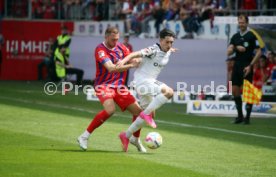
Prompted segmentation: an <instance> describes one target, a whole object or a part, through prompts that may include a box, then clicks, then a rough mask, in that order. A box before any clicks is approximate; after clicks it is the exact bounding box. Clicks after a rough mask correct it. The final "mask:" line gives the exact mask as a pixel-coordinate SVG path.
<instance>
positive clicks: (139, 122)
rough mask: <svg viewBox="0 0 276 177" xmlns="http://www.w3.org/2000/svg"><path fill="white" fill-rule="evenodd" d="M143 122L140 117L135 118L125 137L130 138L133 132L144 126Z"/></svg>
mask: <svg viewBox="0 0 276 177" xmlns="http://www.w3.org/2000/svg"><path fill="white" fill-rule="evenodd" d="M144 122H145V121H144V119H142V118H141V117H137V118H136V120H135V121H134V122H132V124H131V125H130V126H129V127H128V129H127V131H126V137H127V138H130V137H131V135H132V134H133V133H134V132H136V131H137V130H139V129H140V128H141V127H142V126H143V125H144Z"/></svg>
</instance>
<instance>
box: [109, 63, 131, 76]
mask: <svg viewBox="0 0 276 177" xmlns="http://www.w3.org/2000/svg"><path fill="white" fill-rule="evenodd" d="M104 67H105V68H106V69H107V70H108V72H110V73H113V72H123V71H126V70H128V69H130V68H133V67H135V65H134V64H132V63H130V64H126V65H122V66H118V65H114V64H113V63H112V62H111V61H107V62H106V63H104Z"/></svg>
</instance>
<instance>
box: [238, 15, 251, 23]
mask: <svg viewBox="0 0 276 177" xmlns="http://www.w3.org/2000/svg"><path fill="white" fill-rule="evenodd" d="M241 18H244V19H245V22H246V23H248V22H249V18H248V16H247V15H245V14H240V15H239V17H238V19H241Z"/></svg>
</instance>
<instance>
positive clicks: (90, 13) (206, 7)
mask: <svg viewBox="0 0 276 177" xmlns="http://www.w3.org/2000/svg"><path fill="white" fill-rule="evenodd" d="M0 2H1V3H0V9H1V10H0V12H1V15H2V16H3V15H4V14H5V15H6V16H7V17H16V18H22V17H23V18H24V17H25V18H32V19H68V20H94V21H102V20H123V21H124V22H125V32H126V33H129V34H132V33H133V34H137V35H139V34H143V33H145V34H146V33H147V32H148V22H149V21H151V20H153V21H154V23H155V24H154V26H155V29H156V33H157V34H158V33H159V27H160V25H161V24H163V26H165V25H166V22H168V21H170V20H180V21H181V22H182V25H183V27H184V29H185V32H186V33H187V35H186V36H184V37H185V38H192V36H189V35H192V33H193V32H197V30H198V28H199V26H200V23H201V22H202V21H204V20H207V19H210V20H211V24H210V25H211V26H212V19H213V18H214V15H235V13H237V12H238V11H235V10H237V9H238V10H239V12H246V13H248V15H275V14H273V13H275V12H273V9H276V1H273V0H240V1H237V0H117V1H115V0H31V1H28V0H9V1H7V0H6V1H5V0H0ZM5 2H6V3H7V4H6V5H5V4H4V3H5ZM5 6H6V7H7V9H8V10H7V11H8V12H6V13H4V9H5V8H4V7H5ZM3 8H4V9H3ZM28 9H30V10H31V12H30V11H28ZM270 9H272V10H270ZM248 10H251V11H248Z"/></svg>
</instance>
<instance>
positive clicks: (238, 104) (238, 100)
mask: <svg viewBox="0 0 276 177" xmlns="http://www.w3.org/2000/svg"><path fill="white" fill-rule="evenodd" d="M234 100H235V103H236V108H237V111H238V117H239V118H243V114H242V99H241V96H237V97H234Z"/></svg>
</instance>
